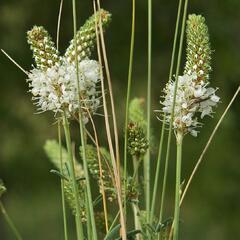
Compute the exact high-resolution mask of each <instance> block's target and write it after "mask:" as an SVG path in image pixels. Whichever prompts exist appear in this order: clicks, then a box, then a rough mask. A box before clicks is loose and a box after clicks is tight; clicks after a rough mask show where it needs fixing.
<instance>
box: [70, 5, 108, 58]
mask: <svg viewBox="0 0 240 240" xmlns="http://www.w3.org/2000/svg"><path fill="white" fill-rule="evenodd" d="M100 18H101V21H102V27H103V30H105V29H106V27H107V26H108V24H109V22H110V21H111V14H110V13H109V12H107V11H105V10H103V9H101V10H100V11H98V12H97V13H96V16H95V14H94V15H92V16H91V17H90V18H89V19H88V20H87V21H86V22H85V24H84V25H83V26H82V27H81V28H80V29H79V31H78V32H77V34H76V37H75V38H74V39H73V40H72V41H71V42H70V46H69V47H68V49H67V50H66V53H65V56H66V58H67V60H68V61H69V62H74V61H75V57H76V54H77V58H78V60H82V59H85V58H89V57H90V56H91V53H92V50H93V48H94V46H95V44H96V23H97V26H98V32H99V26H100V22H99V20H100ZM75 44H76V45H77V49H76V46H75Z"/></svg>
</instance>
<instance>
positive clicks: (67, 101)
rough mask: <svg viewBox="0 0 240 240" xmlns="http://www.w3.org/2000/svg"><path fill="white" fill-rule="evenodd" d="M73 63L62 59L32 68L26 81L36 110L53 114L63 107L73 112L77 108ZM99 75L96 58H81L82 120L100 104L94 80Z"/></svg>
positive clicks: (74, 112) (64, 109)
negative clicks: (49, 66) (48, 66)
mask: <svg viewBox="0 0 240 240" xmlns="http://www.w3.org/2000/svg"><path fill="white" fill-rule="evenodd" d="M77 79H78V78H77V74H76V67H75V65H74V64H73V63H69V62H68V61H66V60H65V59H62V61H61V63H60V64H56V65H55V66H53V67H51V68H48V69H47V70H46V71H43V70H41V69H37V68H34V69H32V70H31V71H30V73H29V75H28V79H27V81H28V82H29V87H30V88H31V90H30V92H31V93H32V94H33V100H34V101H35V104H36V105H37V107H38V111H40V112H45V111H53V112H54V113H55V114H57V113H59V112H63V111H65V112H66V113H67V116H68V117H70V116H73V115H75V114H76V113H78V111H79V97H80V96H79V92H78V80H77ZM99 79H100V66H99V63H98V62H97V61H94V60H83V61H81V62H79V86H80V90H81V94H80V95H81V111H82V113H83V121H84V123H87V122H88V114H87V111H86V109H88V111H89V112H90V113H94V112H96V110H97V108H98V107H99V105H100V100H99V92H98V91H97V83H98V81H99Z"/></svg>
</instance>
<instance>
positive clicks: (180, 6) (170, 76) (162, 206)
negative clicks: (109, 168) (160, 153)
mask: <svg viewBox="0 0 240 240" xmlns="http://www.w3.org/2000/svg"><path fill="white" fill-rule="evenodd" d="M181 9H182V0H179V3H178V13H177V19H176V27H175V33H174V41H173V50H172V56H171V65H170V71H169V77H168V82H170V81H171V79H172V75H173V67H174V62H175V55H176V47H177V39H178V30H179V22H180V17H181ZM172 114H173V111H172ZM164 118H165V119H166V114H164ZM171 119H172V118H171ZM163 123H164V124H165V121H164V122H163ZM171 137H172V121H171V122H170V127H169V132H168V140H167V151H166V158H165V167H164V174H163V185H162V194H161V205H160V212H159V223H162V218H163V210H164V206H165V194H166V185H167V176H168V164H169V158H170V146H171ZM158 239H160V234H159V238H158Z"/></svg>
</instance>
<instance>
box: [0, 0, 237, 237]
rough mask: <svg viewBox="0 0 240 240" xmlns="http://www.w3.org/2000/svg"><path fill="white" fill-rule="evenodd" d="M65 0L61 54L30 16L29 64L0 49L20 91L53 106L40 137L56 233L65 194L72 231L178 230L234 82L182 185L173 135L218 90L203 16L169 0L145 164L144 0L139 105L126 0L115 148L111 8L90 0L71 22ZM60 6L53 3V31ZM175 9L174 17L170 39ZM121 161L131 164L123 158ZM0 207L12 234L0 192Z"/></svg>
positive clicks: (151, 233) (205, 111) (193, 124)
mask: <svg viewBox="0 0 240 240" xmlns="http://www.w3.org/2000/svg"><path fill="white" fill-rule="evenodd" d="M72 3H73V23H74V24H73V25H74V27H73V30H74V36H73V39H72V41H71V42H70V45H69V47H68V48H67V50H66V52H65V54H64V55H61V54H60V52H59V50H58V45H59V44H58V42H59V35H58V38H57V44H56V46H55V43H54V42H53V40H52V38H51V37H50V34H49V33H48V32H47V31H46V30H45V29H44V27H42V26H34V27H33V28H32V29H31V30H30V31H28V32H27V41H28V43H29V45H30V48H31V50H32V52H33V59H34V65H33V67H32V69H31V70H30V71H25V70H24V69H22V68H21V67H20V66H19V65H18V64H17V63H16V62H15V61H14V60H13V59H12V58H10V57H9V56H8V55H7V54H6V53H5V52H4V53H5V55H7V56H8V57H9V58H10V59H11V60H12V61H13V62H14V63H15V64H16V65H17V66H18V67H19V68H20V69H21V70H23V72H24V73H25V74H26V75H27V84H28V86H29V92H30V93H31V94H32V100H33V102H34V104H35V105H36V107H37V112H38V113H43V112H46V111H50V112H53V116H54V121H56V122H57V130H58V131H57V133H58V140H57V141H56V140H47V141H46V144H45V145H44V150H45V152H46V155H47V156H48V158H49V160H50V161H51V163H52V164H53V166H54V169H52V170H51V172H52V173H53V174H56V175H57V176H58V177H59V179H60V182H61V200H62V214H63V233H64V239H65V240H68V239H69V235H68V234H69V230H68V216H67V214H66V209H67V206H66V204H65V203H68V206H69V208H70V209H71V210H72V214H73V215H74V220H75V223H76V236H77V239H78V240H84V239H88V240H98V239H104V240H120V239H123V240H132V239H136V240H145V239H146V240H167V239H173V240H178V239H179V222H180V207H181V204H182V201H183V200H184V197H185V195H186V192H187V190H188V188H189V185H190V183H191V181H192V178H193V176H194V174H195V172H196V170H197V169H198V166H199V164H200V163H201V161H202V159H203V156H204V154H205V152H206V150H207V148H208V146H209V144H210V143H211V141H212V139H213V136H214V134H215V132H216V131H217V129H218V127H219V125H220V123H221V122H222V120H223V118H224V116H225V115H226V113H227V111H228V109H229V108H230V106H231V104H232V102H233V101H234V100H235V98H236V96H237V94H238V93H239V91H240V88H238V89H237V91H236V93H235V95H234V96H233V98H232V100H231V102H230V104H229V105H228V106H227V108H226V110H225V111H224V113H223V115H222V117H221V118H220V120H219V122H218V123H217V125H216V127H215V128H214V130H213V132H212V134H211V136H210V139H209V141H208V142H207V144H206V147H205V148H204V151H203V153H202V154H201V156H200V158H199V160H198V162H197V164H196V167H195V168H194V170H193V172H192V174H191V176H190V178H189V179H188V181H187V184H186V185H184V183H183V182H182V174H181V170H182V149H183V142H184V141H183V139H184V137H185V136H186V135H187V134H188V133H190V134H191V135H192V136H194V137H197V136H198V133H199V130H200V127H202V126H203V123H202V119H203V118H205V117H206V116H210V117H213V114H214V109H215V107H217V105H218V103H219V102H220V97H219V96H217V94H216V92H217V90H218V89H217V88H213V87H211V86H210V80H212V79H211V75H210V73H211V71H212V68H211V55H212V52H213V51H212V50H211V46H210V38H209V33H208V28H207V25H206V22H205V18H204V17H203V16H201V15H196V14H190V15H189V16H188V19H187V7H188V0H185V1H184V7H183V6H182V1H181V0H180V1H179V7H178V16H177V21H176V29H175V37H174V43H173V51H172V60H171V65H170V71H169V79H168V81H167V83H166V86H165V88H164V89H163V96H162V97H161V101H160V110H157V111H156V112H158V115H157V118H158V119H160V120H161V123H162V125H161V134H160V139H159V148H158V154H157V156H156V168H153V167H152V166H154V165H153V160H154V154H155V152H154V151H153V149H154V148H155V147H154V145H155V144H154V140H153V139H154V136H153V135H154V132H153V131H152V128H151V121H152V119H151V115H152V106H151V91H152V90H151V81H152V78H151V52H152V49H151V42H152V31H151V29H152V25H151V24H152V4H151V0H149V1H148V10H149V11H148V14H149V18H148V27H149V31H148V37H149V38H148V81H147V99H146V102H147V104H146V105H147V112H146V114H145V108H144V104H145V100H144V99H142V98H134V99H132V100H131V99H130V94H131V90H132V89H131V84H132V67H133V54H134V43H135V0H133V1H132V32H131V46H130V57H129V72H128V86H127V96H126V108H125V127H124V129H123V130H124V145H123V147H122V148H123V151H121V150H122V148H121V147H120V141H119V128H118V121H117V118H116V111H115V102H114V96H113V91H112V81H111V74H110V70H109V65H108V59H107V54H106V46H105V38H104V32H105V30H106V29H107V26H108V25H109V22H110V20H111V14H110V13H109V12H108V11H106V10H103V9H101V6H100V1H99V0H97V1H93V3H94V4H93V6H94V14H93V15H92V16H91V17H90V18H89V19H88V20H87V21H86V23H85V24H84V25H83V26H82V27H81V28H80V29H79V30H78V31H77V27H76V14H77V13H76V3H75V0H73V1H72ZM60 6H62V4H61V5H60ZM182 8H183V10H182ZM61 10H62V9H61V8H60V14H59V21H58V34H59V28H60V20H61ZM182 11H183V13H182ZM181 13H182V14H181ZM181 15H182V19H181V17H180V16H181ZM180 19H181V20H182V27H181V34H180V39H179V42H178V32H179V29H180V27H179V22H180ZM185 28H186V31H185ZM185 33H186V44H187V47H186V63H185V67H184V71H183V74H182V75H180V74H179V73H180V66H181V59H182V49H183V43H184V41H183V40H184V36H185ZM176 46H179V50H178V55H177V57H176V56H175V55H176ZM94 49H96V50H97V51H96V52H97V57H96V58H97V60H93V58H92V52H93V51H94ZM175 64H176V72H175V74H174V72H173V70H174V65H175ZM106 90H107V91H106ZM99 112H100V113H101V115H102V116H103V118H104V127H103V129H104V132H105V133H106V136H107V138H106V140H107V144H106V146H102V144H101V143H100V140H99V132H98V130H99V129H97V127H96V125H95V119H94V115H95V114H99ZM73 121H77V123H78V125H79V140H78V141H77V142H80V144H79V146H78V147H77V148H76V149H77V150H76V149H75V144H73V141H72V136H71V127H72V122H73ZM62 129H63V130H64V140H63V134H62ZM166 131H168V139H167V141H166V147H167V148H166V149H164V146H165V145H164V142H165V139H164V138H165V132H166ZM172 132H174V134H175V137H176V182H175V186H176V187H175V204H174V213H173V217H170V218H166V216H165V209H166V206H165V205H166V204H165V200H166V194H165V193H166V184H167V178H168V164H169V159H170V148H171V146H172V142H171V137H172V135H173V134H172ZM64 143H65V144H64ZM65 145H66V146H65ZM164 150H166V151H164ZM163 156H165V165H164V171H163V172H162V180H163V184H162V186H161V193H158V189H159V187H160V181H159V179H160V173H161V171H160V165H161V162H162V158H163ZM129 165H132V168H131V167H129ZM142 169H143V174H142V173H141V170H142ZM151 180H153V181H151ZM152 183H153V185H152ZM93 189H97V191H93ZM5 191H6V187H5V186H4V184H3V183H2V182H0V197H2V194H3V193H5ZM158 199H160V211H159V212H157V200H158ZM96 206H97V207H96ZM0 209H1V211H2V212H3V213H4V216H5V218H6V220H7V222H8V223H9V225H10V227H11V228H12V230H13V232H14V234H15V236H16V238H17V239H19V240H21V239H22V237H21V235H20V233H19V232H18V230H17V229H16V227H15V225H14V224H13V222H12V221H11V219H10V217H9V216H8V215H7V213H6V210H5V208H4V207H3V204H2V202H1V201H0ZM114 210H116V211H114ZM113 214H114V216H113ZM128 216H131V217H132V218H133V221H131V220H129V218H128Z"/></svg>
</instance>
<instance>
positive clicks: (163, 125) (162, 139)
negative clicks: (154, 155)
mask: <svg viewBox="0 0 240 240" xmlns="http://www.w3.org/2000/svg"><path fill="white" fill-rule="evenodd" d="M165 125H166V115H165V114H164V118H163V124H162V129H161V133H160V136H161V137H160V142H159V148H158V159H157V168H156V173H155V181H154V187H153V196H152V206H151V215H150V223H152V221H153V217H154V211H155V207H156V195H157V188H158V180H159V174H160V166H161V159H162V148H163V142H164V133H165Z"/></svg>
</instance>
